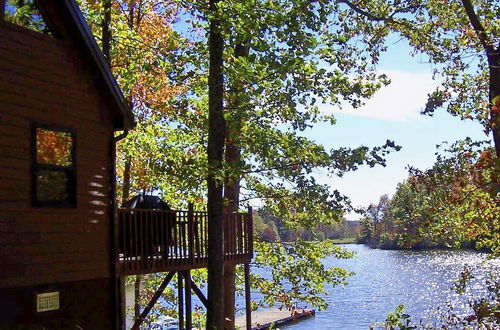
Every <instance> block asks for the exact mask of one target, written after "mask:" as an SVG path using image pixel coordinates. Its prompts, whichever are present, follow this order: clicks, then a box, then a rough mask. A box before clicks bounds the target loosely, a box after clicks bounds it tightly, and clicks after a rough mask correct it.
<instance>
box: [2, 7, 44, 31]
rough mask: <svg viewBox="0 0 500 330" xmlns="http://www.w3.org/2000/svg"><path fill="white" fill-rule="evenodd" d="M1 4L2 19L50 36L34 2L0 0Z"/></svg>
mask: <svg viewBox="0 0 500 330" xmlns="http://www.w3.org/2000/svg"><path fill="white" fill-rule="evenodd" d="M0 1H1V2H2V3H3V8H0V10H2V11H3V12H2V15H1V16H3V19H4V20H5V21H7V22H10V23H13V24H17V25H20V26H22V27H25V28H27V29H30V30H33V31H37V32H40V33H44V34H52V33H51V31H50V29H49V27H48V26H47V24H46V23H45V21H44V19H43V17H42V15H41V14H40V12H39V10H38V8H37V6H36V4H35V2H34V0H0Z"/></svg>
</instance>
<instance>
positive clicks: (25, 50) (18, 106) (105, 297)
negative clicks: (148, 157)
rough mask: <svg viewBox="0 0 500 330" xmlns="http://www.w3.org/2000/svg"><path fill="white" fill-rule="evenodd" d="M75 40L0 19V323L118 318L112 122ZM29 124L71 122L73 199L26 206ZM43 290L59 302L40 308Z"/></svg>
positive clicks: (94, 325) (89, 322) (104, 323)
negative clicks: (56, 204) (67, 202)
mask: <svg viewBox="0 0 500 330" xmlns="http://www.w3.org/2000/svg"><path fill="white" fill-rule="evenodd" d="M58 1H59V0H58ZM79 47H81V46H80V45H78V44H77V42H76V41H75V40H74V39H72V38H71V36H64V35H63V37H62V38H61V39H58V38H54V37H51V36H46V35H42V34H40V33H37V32H33V31H29V30H27V29H24V28H22V27H19V26H16V25H13V24H10V23H6V22H0V328H2V324H4V323H7V324H10V323H17V324H20V323H21V324H33V325H35V326H40V325H43V326H48V327H50V328H54V327H55V328H70V327H71V328H73V327H74V326H75V325H78V326H80V327H82V328H83V329H109V328H113V327H115V326H116V325H114V324H113V322H114V319H113V317H114V316H113V312H114V310H113V306H114V305H113V304H114V303H115V302H114V296H113V295H114V294H113V289H112V288H113V285H114V284H113V283H114V282H113V281H112V279H111V276H112V275H111V270H112V258H111V255H112V253H111V230H112V228H111V227H112V225H113V224H111V223H110V222H111V220H110V219H112V213H111V212H112V210H111V206H110V205H111V196H112V195H111V194H112V181H113V180H112V177H111V176H112V174H111V173H112V166H113V159H112V152H111V147H112V138H113V126H112V123H111V118H110V111H109V104H107V101H106V98H105V97H104V94H103V92H102V90H101V89H102V86H101V85H100V84H99V83H97V82H96V79H97V78H96V73H95V68H93V67H92V66H91V64H90V63H89V58H90V55H89V56H88V57H87V58H86V57H85V56H82V51H81V49H79ZM33 125H45V126H50V127H57V128H64V129H70V130H72V131H73V132H75V149H76V160H75V165H76V183H77V184H76V205H75V207H70V208H54V207H34V206H33V203H32V191H31V190H32V188H31V180H32V148H33V145H32V130H33ZM49 291H50V292H52V291H57V292H59V295H60V298H59V300H60V307H59V309H58V310H55V311H50V312H41V313H38V312H37V311H36V302H35V300H36V294H37V293H43V292H49ZM9 322H10V323H9Z"/></svg>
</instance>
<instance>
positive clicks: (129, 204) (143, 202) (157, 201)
mask: <svg viewBox="0 0 500 330" xmlns="http://www.w3.org/2000/svg"><path fill="white" fill-rule="evenodd" d="M122 208H124V209H148V210H170V206H168V204H167V203H166V202H165V201H163V200H162V199H161V198H160V197H158V196H153V195H136V196H134V197H133V198H132V199H130V200H128V201H126V202H125V203H123V205H122Z"/></svg>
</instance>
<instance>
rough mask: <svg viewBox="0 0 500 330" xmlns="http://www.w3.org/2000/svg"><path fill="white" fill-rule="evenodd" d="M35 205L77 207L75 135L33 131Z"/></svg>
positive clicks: (64, 132) (54, 131) (50, 131)
mask: <svg viewBox="0 0 500 330" xmlns="http://www.w3.org/2000/svg"><path fill="white" fill-rule="evenodd" d="M32 181H33V182H32V195H33V205H34V206H52V207H75V206H76V175H75V133H74V132H72V131H71V130H65V129H52V128H44V127H34V128H33V178H32Z"/></svg>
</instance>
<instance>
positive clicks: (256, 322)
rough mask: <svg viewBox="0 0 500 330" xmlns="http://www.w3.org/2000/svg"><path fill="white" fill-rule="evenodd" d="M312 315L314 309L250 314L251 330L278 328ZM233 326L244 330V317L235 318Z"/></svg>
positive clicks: (271, 310) (276, 310)
mask: <svg viewBox="0 0 500 330" xmlns="http://www.w3.org/2000/svg"><path fill="white" fill-rule="evenodd" d="M314 315H315V310H314V309H295V310H293V311H289V310H279V309H268V310H265V311H257V312H253V313H252V329H251V330H261V329H268V328H270V327H271V326H273V328H274V327H279V326H283V325H286V324H290V323H294V322H298V321H300V320H303V319H307V318H310V317H313V316H314ZM235 324H236V329H240V330H242V329H246V323H245V316H240V317H238V318H236V321H235Z"/></svg>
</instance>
